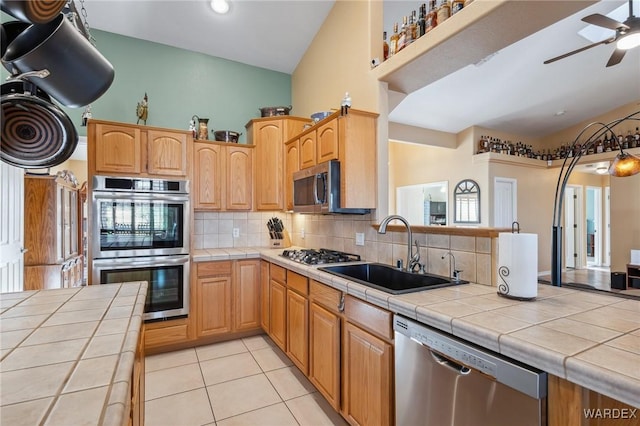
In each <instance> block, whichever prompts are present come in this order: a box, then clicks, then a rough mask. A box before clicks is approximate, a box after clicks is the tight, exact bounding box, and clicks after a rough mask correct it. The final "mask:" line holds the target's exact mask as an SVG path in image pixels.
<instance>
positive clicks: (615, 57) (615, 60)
mask: <svg viewBox="0 0 640 426" xmlns="http://www.w3.org/2000/svg"><path fill="white" fill-rule="evenodd" d="M625 53H627V51H626V50H623V49H616V50H614V51H613V53H612V54H611V57H610V58H609V62H607V66H608V67H610V66H613V65H618V64H619V63H620V61H622V58H624V54H625Z"/></svg>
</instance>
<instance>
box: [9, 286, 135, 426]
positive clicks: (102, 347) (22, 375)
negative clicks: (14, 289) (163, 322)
mask: <svg viewBox="0 0 640 426" xmlns="http://www.w3.org/2000/svg"><path fill="white" fill-rule="evenodd" d="M146 294H147V283H146V282H131V283H122V284H107V285H100V286H89V287H76V288H66V289H56V290H40V291H23V292H18V293H5V294H2V295H1V296H0V301H1V308H0V311H1V314H0V331H1V338H2V342H1V343H2V352H1V353H2V367H0V383H1V385H2V386H0V403H1V404H2V407H0V412H1V419H2V420H1V423H2V424H7V425H9V424H10V425H29V426H30V425H35V424H51V425H80V424H87V425H89V424H90V425H98V424H99V425H113V426H120V425H127V424H129V425H142V424H143V422H144V414H143V413H144V409H143V406H144V353H143V350H144V345H143V342H144V329H143V327H142V313H143V310H144V302H145V297H146Z"/></svg>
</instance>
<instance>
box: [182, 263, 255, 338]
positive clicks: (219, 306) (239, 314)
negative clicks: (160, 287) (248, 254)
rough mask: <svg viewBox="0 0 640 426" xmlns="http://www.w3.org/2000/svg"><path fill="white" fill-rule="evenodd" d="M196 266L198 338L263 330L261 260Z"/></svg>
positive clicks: (196, 323)
mask: <svg viewBox="0 0 640 426" xmlns="http://www.w3.org/2000/svg"><path fill="white" fill-rule="evenodd" d="M195 265H196V268H195V269H196V280H195V295H194V297H193V298H192V300H193V301H194V302H195V303H194V305H195V311H194V313H193V319H194V320H195V330H196V338H201V337H206V336H214V335H224V334H228V333H234V332H240V331H247V330H254V329H258V328H260V293H259V291H260V290H259V289H260V269H259V268H260V261H259V260H258V259H248V260H236V261H230V260H224V261H217V262H197V263H196V264H195ZM192 288H193V287H192Z"/></svg>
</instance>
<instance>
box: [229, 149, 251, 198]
mask: <svg viewBox="0 0 640 426" xmlns="http://www.w3.org/2000/svg"><path fill="white" fill-rule="evenodd" d="M225 148H226V150H227V166H226V168H227V172H226V174H227V182H226V208H227V210H251V204H252V199H253V179H252V177H253V170H252V167H253V166H252V158H253V150H252V148H246V147H242V146H237V145H235V144H234V145H229V146H227V147H225Z"/></svg>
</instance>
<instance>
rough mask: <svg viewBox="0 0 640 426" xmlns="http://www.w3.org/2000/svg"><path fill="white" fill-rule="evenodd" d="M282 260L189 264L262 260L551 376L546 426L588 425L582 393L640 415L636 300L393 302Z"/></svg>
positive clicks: (563, 294)
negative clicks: (579, 402)
mask: <svg viewBox="0 0 640 426" xmlns="http://www.w3.org/2000/svg"><path fill="white" fill-rule="evenodd" d="M280 254H281V250H273V249H255V248H251V249H246V250H244V249H241V248H233V249H228V250H226V249H208V250H197V251H196V252H195V253H194V254H193V257H192V258H193V260H194V262H211V261H220V260H229V259H238V258H258V257H260V258H262V260H264V261H267V262H269V263H270V264H271V265H277V266H278V267H281V268H285V269H286V270H288V271H292V272H294V273H296V274H299V275H302V276H304V277H307V278H309V280H313V281H315V282H318V283H321V284H323V285H326V286H328V287H331V288H333V289H335V290H338V291H339V292H341V293H342V294H345V295H351V296H353V297H355V298H357V299H360V300H363V301H366V302H368V303H369V304H371V305H375V306H376V307H379V308H383V309H384V310H387V311H390V312H393V313H397V314H400V315H403V316H405V317H408V318H411V319H414V320H417V321H419V322H421V323H424V324H427V325H429V326H431V327H435V328H437V329H440V330H443V331H445V332H448V333H451V334H453V335H455V336H457V337H459V338H462V339H464V340H467V341H470V342H472V343H474V344H476V345H479V346H481V347H484V348H487V349H490V350H493V351H495V352H498V353H500V354H503V355H505V356H508V357H510V358H513V359H516V360H518V361H521V362H523V363H525V364H528V365H531V366H533V367H535V368H538V369H540V370H543V371H546V372H548V373H549V384H548V386H549V393H548V409H549V419H550V420H549V424H570V423H567V421H571V419H573V420H575V419H577V418H583V417H582V416H583V413H582V408H575V410H574V409H573V408H572V407H579V405H578V406H572V405H569V404H570V402H569V401H568V400H567V395H569V393H567V392H568V389H572V390H571V392H570V393H571V395H572V397H573V398H580V397H579V395H583V394H584V392H587V393H588V394H590V395H591V396H590V397H587V399H588V400H589V402H588V404H591V405H585V406H584V408H596V407H597V406H600V407H607V408H615V407H621V406H622V407H625V405H624V404H629V405H630V406H631V407H640V371H639V370H638V365H639V363H640V317H639V316H638V312H640V301H638V300H635V299H625V298H620V297H614V296H610V295H604V294H595V293H592V292H584V291H578V290H573V289H569V288H561V287H552V286H548V285H540V286H539V289H538V298H537V299H536V301H534V302H520V301H514V300H509V299H504V298H502V297H499V296H498V295H497V294H496V288H495V287H492V286H486V285H479V284H474V283H471V284H467V285H463V286H459V287H448V288H440V289H433V290H427V291H422V292H417V293H412V294H405V295H390V294H388V293H385V292H382V291H379V290H376V289H373V288H369V287H366V286H364V285H361V284H358V283H356V282H354V281H350V280H346V279H343V278H340V277H336V276H334V275H331V274H328V273H325V272H322V271H320V270H318V269H317V268H316V267H313V266H305V265H302V264H300V263H298V262H294V261H291V260H289V259H286V258H284V257H282V256H280ZM589 390H591V391H593V392H589ZM620 402H622V403H624V404H623V405H620ZM598 404H600V405H598ZM615 404H618V405H615ZM570 410H574V411H575V412H573V411H570ZM636 417H637V415H636ZM637 420H638V419H637V418H636V421H637ZM563 422H564V423H563Z"/></svg>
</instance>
